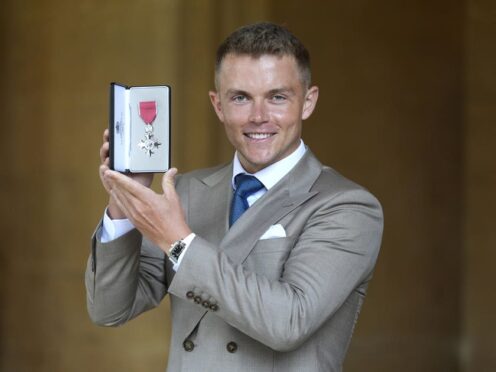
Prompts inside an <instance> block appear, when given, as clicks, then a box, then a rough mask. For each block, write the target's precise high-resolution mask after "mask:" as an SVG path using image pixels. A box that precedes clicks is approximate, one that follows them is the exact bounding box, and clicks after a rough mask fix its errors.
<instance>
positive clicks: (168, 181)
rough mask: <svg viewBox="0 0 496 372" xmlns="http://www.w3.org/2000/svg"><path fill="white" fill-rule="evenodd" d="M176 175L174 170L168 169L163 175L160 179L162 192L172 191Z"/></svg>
mask: <svg viewBox="0 0 496 372" xmlns="http://www.w3.org/2000/svg"><path fill="white" fill-rule="evenodd" d="M176 174H177V169H176V168H170V169H169V170H168V171H167V172H165V173H164V176H163V177H162V189H163V190H164V192H166V191H167V189H170V188H173V189H174V187H175V186H174V185H175V177H176Z"/></svg>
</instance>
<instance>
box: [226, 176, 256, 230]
mask: <svg viewBox="0 0 496 372" xmlns="http://www.w3.org/2000/svg"><path fill="white" fill-rule="evenodd" d="M234 183H235V184H236V191H235V192H234V196H233V200H232V204H231V215H230V216H229V226H232V225H233V224H234V222H236V220H237V219H238V218H239V217H241V215H242V214H243V213H244V212H245V211H246V210H247V209H248V208H249V205H248V201H247V200H246V199H247V198H248V197H249V196H250V195H252V194H254V193H256V192H257V191H259V190H261V189H262V188H263V187H264V185H263V184H262V182H260V181H259V180H258V179H257V178H256V177H255V176H250V175H247V174H238V175H237V176H236V177H235V178H234Z"/></svg>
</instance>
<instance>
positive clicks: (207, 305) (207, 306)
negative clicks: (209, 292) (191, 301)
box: [202, 301, 210, 309]
mask: <svg viewBox="0 0 496 372" xmlns="http://www.w3.org/2000/svg"><path fill="white" fill-rule="evenodd" d="M202 306H203V307H205V308H207V309H208V308H209V307H210V302H208V301H203V302H202Z"/></svg>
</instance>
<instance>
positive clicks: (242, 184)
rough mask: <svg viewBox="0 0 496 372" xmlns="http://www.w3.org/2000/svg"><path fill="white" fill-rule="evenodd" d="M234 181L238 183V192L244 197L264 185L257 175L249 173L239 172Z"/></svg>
mask: <svg viewBox="0 0 496 372" xmlns="http://www.w3.org/2000/svg"><path fill="white" fill-rule="evenodd" d="M234 183H235V184H236V194H238V195H240V196H242V197H247V196H250V195H251V194H254V193H256V192H257V191H259V190H261V189H262V188H263V187H264V185H263V184H262V182H260V181H259V180H258V178H257V177H255V176H250V175H248V174H238V175H237V176H236V177H235V178H234Z"/></svg>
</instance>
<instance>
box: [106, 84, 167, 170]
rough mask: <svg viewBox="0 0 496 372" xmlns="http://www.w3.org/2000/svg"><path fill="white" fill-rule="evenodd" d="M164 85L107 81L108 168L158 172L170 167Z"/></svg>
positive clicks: (165, 90) (165, 86) (165, 87)
mask: <svg viewBox="0 0 496 372" xmlns="http://www.w3.org/2000/svg"><path fill="white" fill-rule="evenodd" d="M170 93H171V89H170V87H169V86H167V85H152V86H126V85H122V84H118V83H111V84H110V115H109V143H110V148H109V158H110V169H113V170H116V171H119V172H123V173H151V172H153V173H157V172H165V171H167V169H169V168H170V143H171V136H170V128H171V125H170V117H171V112H170V102H171V94H170Z"/></svg>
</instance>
